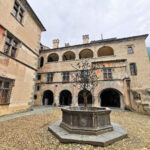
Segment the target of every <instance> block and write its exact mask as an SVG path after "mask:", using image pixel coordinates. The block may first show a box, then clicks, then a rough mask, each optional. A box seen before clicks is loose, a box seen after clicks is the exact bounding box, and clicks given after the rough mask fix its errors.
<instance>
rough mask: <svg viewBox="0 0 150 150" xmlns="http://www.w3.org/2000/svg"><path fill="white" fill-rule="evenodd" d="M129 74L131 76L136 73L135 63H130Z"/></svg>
mask: <svg viewBox="0 0 150 150" xmlns="http://www.w3.org/2000/svg"><path fill="white" fill-rule="evenodd" d="M130 74H131V76H136V75H137V65H136V63H130Z"/></svg>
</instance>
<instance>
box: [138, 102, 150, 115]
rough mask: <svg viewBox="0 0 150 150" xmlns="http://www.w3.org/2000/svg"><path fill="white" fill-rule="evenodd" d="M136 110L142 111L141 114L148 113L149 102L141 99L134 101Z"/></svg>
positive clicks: (149, 112)
mask: <svg viewBox="0 0 150 150" xmlns="http://www.w3.org/2000/svg"><path fill="white" fill-rule="evenodd" d="M136 104H137V108H138V112H142V113H143V114H146V115H150V102H149V101H144V102H142V101H141V100H137V101H136Z"/></svg>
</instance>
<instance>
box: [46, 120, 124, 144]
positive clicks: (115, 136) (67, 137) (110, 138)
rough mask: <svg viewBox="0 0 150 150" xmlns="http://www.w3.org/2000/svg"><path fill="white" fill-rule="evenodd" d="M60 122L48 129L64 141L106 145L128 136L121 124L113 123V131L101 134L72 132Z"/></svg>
mask: <svg viewBox="0 0 150 150" xmlns="http://www.w3.org/2000/svg"><path fill="white" fill-rule="evenodd" d="M60 123H61V121H57V122H56V123H54V124H52V125H51V126H49V127H48V130H49V131H51V132H52V133H53V134H54V135H55V136H56V137H57V138H58V139H59V140H60V142H62V143H80V144H91V145H95V146H102V147H104V146H108V145H110V144H112V143H114V142H116V141H119V140H121V139H123V138H125V137H127V132H126V131H125V130H123V129H122V128H121V127H120V125H118V124H115V123H112V126H113V129H114V130H113V131H111V132H107V133H104V134H100V135H79V134H70V133H68V132H67V131H66V130H64V129H63V128H61V127H60Z"/></svg>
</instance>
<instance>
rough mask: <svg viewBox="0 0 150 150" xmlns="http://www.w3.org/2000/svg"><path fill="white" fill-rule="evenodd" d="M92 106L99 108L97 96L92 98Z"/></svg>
mask: <svg viewBox="0 0 150 150" xmlns="http://www.w3.org/2000/svg"><path fill="white" fill-rule="evenodd" d="M92 101H93V106H94V107H99V106H100V104H99V97H98V96H93V100H92Z"/></svg>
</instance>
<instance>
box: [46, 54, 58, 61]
mask: <svg viewBox="0 0 150 150" xmlns="http://www.w3.org/2000/svg"><path fill="white" fill-rule="evenodd" d="M58 60H59V56H58V55H57V54H56V53H52V54H50V55H49V56H48V58H47V62H53V61H58Z"/></svg>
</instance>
